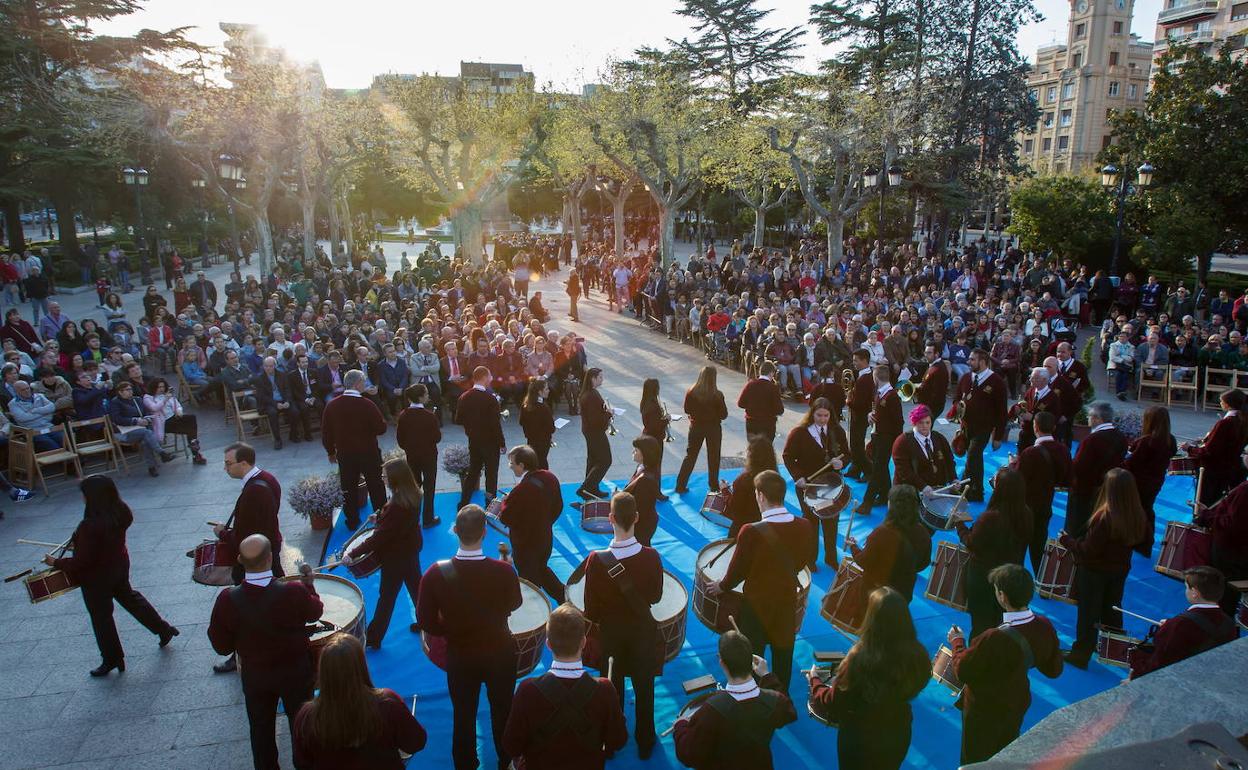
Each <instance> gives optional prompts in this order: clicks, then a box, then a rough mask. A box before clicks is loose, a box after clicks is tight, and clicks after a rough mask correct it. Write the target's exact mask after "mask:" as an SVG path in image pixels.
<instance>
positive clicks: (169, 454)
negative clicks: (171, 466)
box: [160, 452, 177, 463]
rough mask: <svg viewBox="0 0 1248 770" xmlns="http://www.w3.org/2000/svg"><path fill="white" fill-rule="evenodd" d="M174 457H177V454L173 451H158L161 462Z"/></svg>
mask: <svg viewBox="0 0 1248 770" xmlns="http://www.w3.org/2000/svg"><path fill="white" fill-rule="evenodd" d="M175 457H177V455H175V454H174V453H173V452H161V453H160V461H161V462H162V463H167V462H169V461H170V460H172V459H173V458H175Z"/></svg>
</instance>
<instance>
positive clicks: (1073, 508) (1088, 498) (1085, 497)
mask: <svg viewBox="0 0 1248 770" xmlns="http://www.w3.org/2000/svg"><path fill="white" fill-rule="evenodd" d="M1096 495H1097V492H1096V491H1093V492H1092V493H1091V494H1083V493H1078V492H1075V490H1073V489H1072V490H1070V492H1069V493H1068V494H1067V495H1066V527H1065V529H1066V531H1067V532H1069V533H1070V534H1072V535H1074V536H1075V537H1080V536H1082V535H1083V533H1084V532H1086V531H1087V529H1088V519H1090V518H1092V508H1093V506H1095V505H1096Z"/></svg>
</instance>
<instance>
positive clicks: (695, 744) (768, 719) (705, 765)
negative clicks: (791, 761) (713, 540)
mask: <svg viewBox="0 0 1248 770" xmlns="http://www.w3.org/2000/svg"><path fill="white" fill-rule="evenodd" d="M760 475H761V474H760ZM776 478H777V479H779V478H780V477H779V475H778V474H777V476H776ZM781 481H782V482H783V479H781ZM751 526H753V525H751ZM789 620H790V624H791V623H792V618H789ZM753 646H755V645H754V644H753V643H752V642H751V641H750V640H749V639H748V638H747V637H746V636H745V635H744V634H740V633H738V632H736V631H729V632H727V633H725V634H724V635H722V636H720V637H719V665H720V667H721V668H723V670H724V673H725V674H727V676H728V684H727V686H726V687H725V688H724V689H723V690H721V691H719V692H717V693H715V694H714V695H712V696H711V697H710V698H708V699H707V701H706V704H705V705H704V706H703V707H702V708H700V709H698V710H697V711H696V712H694V714H693V716H691V717H689V718H688V719H682V720H679V721H678V722H676V729H675V733H676V735H675V740H676V758H677V759H679V760H680V761H681V763H682V764H683V765H685V766H686V767H692V768H695V770H712V769H713V770H772V768H773V767H774V765H773V763H772V758H771V738H772V735H773V734H774V733H775V731H776V730H779V729H780V728H781V727H784V726H785V725H787V724H790V723H792V722H795V721H797V712H796V711H795V710H794V709H793V702H792V701H791V700H789V696H788V694H787V693H786V692H785V689H786V688H785V686H784V684H783V682H781V681H780V680H779V679H777V678H776V676H775V675H774V674H770V673H768V671H767V661H766V660H764V659H763V658H762V657H760V656H758V655H754V654H751V648H752V647H753Z"/></svg>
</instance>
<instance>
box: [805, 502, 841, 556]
mask: <svg viewBox="0 0 1248 770" xmlns="http://www.w3.org/2000/svg"><path fill="white" fill-rule="evenodd" d="M797 494H798V498H797V499H798V500H799V501H800V502H801V504H802V518H803V519H806V520H807V521H809V522H810V523H811V524H814V525H815V541H816V545H815V552H816V553H818V551H819V547H818V540H819V533H820V532H822V533H823V561H824V563H825V564H829V565H831V566H832V568H833V569H835V568H836V567H837V566H838V565H839V564H840V560H839V559H837V557H836V534H837V532H836V528H837V527H838V526H839V525H840V523H841V517H840V515H839V514H838V515H836V516H833V517H832V518H830V519H821V518H819V517H818V516H816V515H815V514H814V511H812V510H810V506H809V505H807V504H806V498H805V497H804V496H803V495H802V492H801V490H800V489H799V490H798V491H797ZM810 566H812V567H815V566H817V565H815V564H813V563H812V564H811V565H810Z"/></svg>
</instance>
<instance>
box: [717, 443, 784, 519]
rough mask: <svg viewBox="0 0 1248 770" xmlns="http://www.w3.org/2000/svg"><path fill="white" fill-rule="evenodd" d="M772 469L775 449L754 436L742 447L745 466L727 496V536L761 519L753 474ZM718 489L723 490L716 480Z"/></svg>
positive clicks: (720, 483) (773, 467) (724, 487)
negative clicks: (743, 448) (728, 522)
mask: <svg viewBox="0 0 1248 770" xmlns="http://www.w3.org/2000/svg"><path fill="white" fill-rule="evenodd" d="M775 469H776V448H775V447H774V446H772V445H771V442H770V441H767V440H766V439H765V438H761V437H759V436H755V437H754V438H752V439H750V443H749V444H748V445H747V446H746V448H745V468H743V469H742V470H741V473H739V474H738V475H737V477H736V478H735V479H733V481H732V492H731V496H730V497H729V499H728V509H727V510H726V511H724V515H725V516H727V517H728V520H729V521H730V522H732V523H731V524H729V525H728V537H730V538H732V539H733V540H736V539H737V535H738V534H740V532H741V527H743V526H745V525H746V524H749V523H750V522H752V521H758V520H759V519H760V518H762V514H761V512H760V511H759V510H758V500H757V498H756V497H755V495H754V477H755V476H757V475H758V474H760V473H762V472H763V471H774V470H775ZM719 489H720V491H721V492H722V491H724V490H725V489H727V485H726V484H724V482H722V481H721V482H719Z"/></svg>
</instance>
